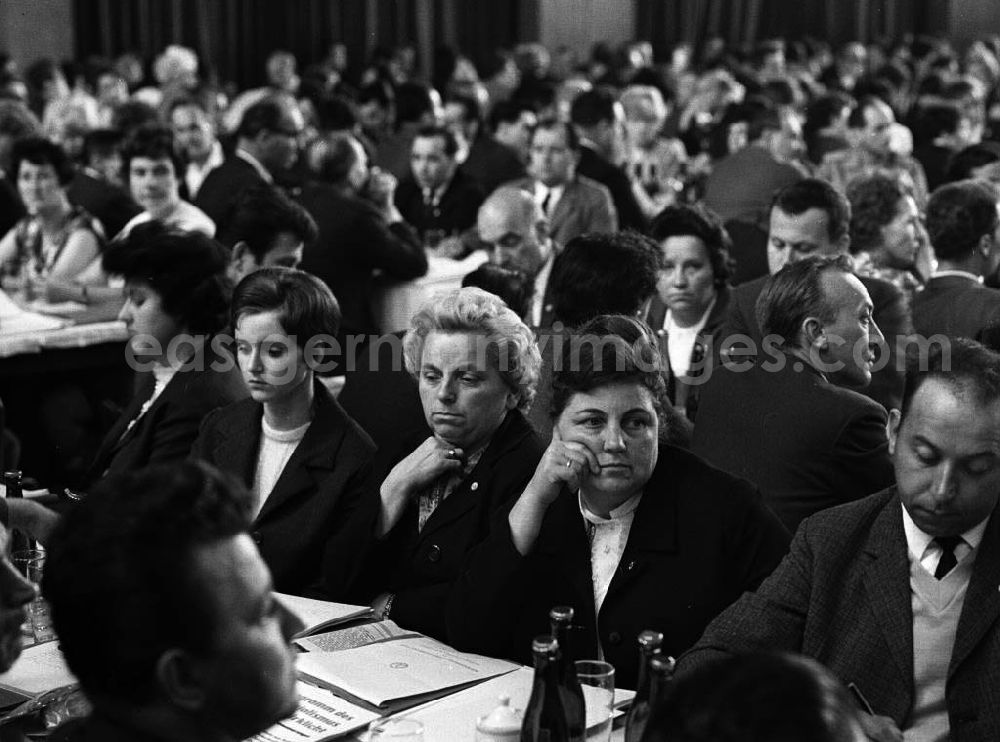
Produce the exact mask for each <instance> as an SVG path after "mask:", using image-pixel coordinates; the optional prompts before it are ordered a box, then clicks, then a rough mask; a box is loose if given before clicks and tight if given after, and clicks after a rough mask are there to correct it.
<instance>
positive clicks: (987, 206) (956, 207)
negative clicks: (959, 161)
mask: <svg viewBox="0 0 1000 742" xmlns="http://www.w3.org/2000/svg"><path fill="white" fill-rule="evenodd" d="M996 228H997V191H996V189H995V188H994V187H993V186H992V185H990V184H989V183H987V182H986V181H983V180H962V181H959V182H957V183H948V184H946V185H943V186H941V187H940V188H938V189H937V190H935V191H934V193H932V194H931V198H930V200H929V201H928V202H927V234H928V236H929V237H930V239H931V245H932V246H933V247H934V255H935V256H937V259H938V260H961V259H963V258H966V257H968V256H969V255H971V254H972V252H973V251H974V250H975V249H976V247H978V245H979V241H980V240H981V239H982V238H983V235H986V234H992V233H993V232H995V231H996Z"/></svg>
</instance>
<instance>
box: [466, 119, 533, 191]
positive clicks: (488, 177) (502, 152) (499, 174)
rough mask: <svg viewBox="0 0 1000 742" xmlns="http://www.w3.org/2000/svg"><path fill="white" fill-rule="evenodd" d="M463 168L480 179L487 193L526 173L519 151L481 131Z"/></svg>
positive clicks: (470, 149)
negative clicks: (518, 154)
mask: <svg viewBox="0 0 1000 742" xmlns="http://www.w3.org/2000/svg"><path fill="white" fill-rule="evenodd" d="M462 169H463V170H464V171H465V172H467V173H468V174H469V175H471V176H472V177H473V178H475V179H476V180H478V181H479V183H480V184H481V185H482V186H483V191H484V192H485V193H487V194H490V193H493V191H494V190H496V188H497V186H500V185H502V184H504V183H506V182H508V181H510V180H516V179H517V178H523V177H524V176H525V174H526V171H525V169H524V163H523V162H521V158H520V157H518V156H517V152H515V151H514V150H512V149H511V148H510V147H508V146H507V145H506V144H502V143H500V142H498V141H497V140H496V139H494V138H493V136H492V135H490V134H487V133H486V132H482V133H480V135H479V136H477V137H476V141H474V142H473V143H472V147H470V148H469V156H468V157H467V158H466V160H465V162H463V163H462Z"/></svg>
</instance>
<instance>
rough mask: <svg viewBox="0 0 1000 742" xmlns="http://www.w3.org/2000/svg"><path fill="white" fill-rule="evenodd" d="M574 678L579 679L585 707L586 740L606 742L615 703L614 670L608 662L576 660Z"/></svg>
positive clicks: (609, 736) (608, 738)
mask: <svg viewBox="0 0 1000 742" xmlns="http://www.w3.org/2000/svg"><path fill="white" fill-rule="evenodd" d="M576 676H577V677H578V678H579V679H580V685H581V687H582V688H583V699H584V703H585V704H586V707H587V740H588V742H608V740H610V739H611V710H612V707H613V706H614V702H615V668H614V667H613V666H612V665H611V664H610V663H608V662H600V661H598V660H577V662H576Z"/></svg>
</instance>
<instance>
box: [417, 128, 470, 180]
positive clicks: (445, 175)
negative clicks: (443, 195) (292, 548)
mask: <svg viewBox="0 0 1000 742" xmlns="http://www.w3.org/2000/svg"><path fill="white" fill-rule="evenodd" d="M457 153H458V142H457V141H456V140H455V135H454V134H452V133H451V132H450V131H448V130H447V129H445V128H443V127H439V126H427V127H424V128H422V129H420V130H419V131H418V132H417V136H416V138H415V139H414V140H413V144H412V145H411V148H410V169H411V170H412V172H413V179H414V180H415V181H417V185H418V186H420V188H421V189H422V190H424V191H432V192H433V191H437V190H438V189H439V188H442V187H444V186H445V185H446V184H447V183H448V182H449V181H451V178H452V176H453V175H454V174H455V169H456V168H457V167H458V162H457V161H456V159H455V155H456V154H457Z"/></svg>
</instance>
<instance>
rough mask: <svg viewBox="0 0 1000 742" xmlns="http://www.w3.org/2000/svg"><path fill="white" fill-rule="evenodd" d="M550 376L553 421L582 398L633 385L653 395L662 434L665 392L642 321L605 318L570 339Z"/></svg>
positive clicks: (657, 353)
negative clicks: (602, 389)
mask: <svg viewBox="0 0 1000 742" xmlns="http://www.w3.org/2000/svg"><path fill="white" fill-rule="evenodd" d="M559 361H560V362H559V363H558V364H554V366H555V367H554V369H553V375H552V408H551V410H550V412H551V413H552V418H553V419H555V418H557V417H559V415H561V414H562V411H563V410H564V409H566V405H567V404H568V403H569V400H570V398H571V397H572V396H573V395H574V394H577V393H578V392H589V391H590V390H592V389H597V388H598V387H602V386H605V385H606V384H616V383H619V382H622V381H635V382H637V383H639V384H641V385H642V386H644V387H646V388H647V389H649V391H650V394H652V397H653V406H654V407H655V409H656V414H657V416H658V417H659V418H660V422H661V425H660V428H661V431H662V430H664V426H663V424H662V423H663V413H664V409H665V407H666V405H667V404H668V402H667V401H666V398H667V397H666V394H667V386H666V382H665V381H664V378H663V371H662V361H661V359H660V351H659V349H658V348H657V343H656V339H655V338H654V336H653V331H652V330H650V329H649V327H648V326H647V325H646V324H645V323H644V322H642V321H641V320H639V319H636V318H635V317H627V316H625V315H623V314H603V315H600V316H598V317H594V318H593V319H592V320H590V321H589V322H586V323H585V324H583V325H581V326H580V327H578V328H577V329H576V330H575V331H574V332H573V333H571V334H569V335H567V336H566V338H565V339H564V341H563V345H562V355H561V357H560V358H559Z"/></svg>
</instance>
